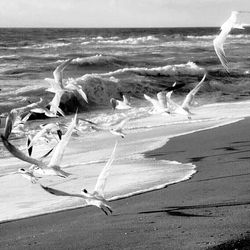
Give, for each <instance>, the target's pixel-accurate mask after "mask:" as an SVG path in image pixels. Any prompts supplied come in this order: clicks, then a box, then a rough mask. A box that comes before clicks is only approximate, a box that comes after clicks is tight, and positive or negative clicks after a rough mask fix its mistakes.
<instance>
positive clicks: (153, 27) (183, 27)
mask: <svg viewBox="0 0 250 250" xmlns="http://www.w3.org/2000/svg"><path fill="white" fill-rule="evenodd" d="M187 28H191V29H192V28H220V26H168V27H166V26H152V27H125V26H124V27H113V26H110V27H74V26H72V27H61V26H41V27H39V26H37V27H28V26H27V27H26V26H20V27H18V26H10V27H6V26H3V27H1V26H0V29H187Z"/></svg>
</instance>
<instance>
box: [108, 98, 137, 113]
mask: <svg viewBox="0 0 250 250" xmlns="http://www.w3.org/2000/svg"><path fill="white" fill-rule="evenodd" d="M122 99H123V100H122V101H120V100H116V99H115V98H111V99H110V103H111V106H112V108H113V109H114V110H115V109H131V108H132V107H131V104H130V102H129V100H128V98H127V97H126V96H125V95H123V96H122Z"/></svg>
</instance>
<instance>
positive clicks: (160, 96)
mask: <svg viewBox="0 0 250 250" xmlns="http://www.w3.org/2000/svg"><path fill="white" fill-rule="evenodd" d="M144 98H145V99H146V100H147V101H149V102H151V104H152V105H153V111H150V112H149V113H150V114H162V113H169V110H168V108H167V101H166V92H165V91H161V92H158V93H157V99H154V98H152V97H150V96H148V95H146V94H144Z"/></svg>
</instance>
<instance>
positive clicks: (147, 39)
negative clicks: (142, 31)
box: [82, 35, 159, 45]
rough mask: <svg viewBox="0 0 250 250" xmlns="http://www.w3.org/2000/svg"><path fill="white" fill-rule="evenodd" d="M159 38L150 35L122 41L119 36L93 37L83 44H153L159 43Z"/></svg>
mask: <svg viewBox="0 0 250 250" xmlns="http://www.w3.org/2000/svg"><path fill="white" fill-rule="evenodd" d="M158 41H159V38H157V37H155V36H152V35H149V36H142V37H128V38H126V39H120V37H118V36H114V37H102V36H98V37H93V38H92V39H91V40H89V41H84V42H82V44H89V43H99V44H113V45H116V44H127V45H129V44H132V45H136V44H144V43H152V42H158Z"/></svg>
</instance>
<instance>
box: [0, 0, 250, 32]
mask: <svg viewBox="0 0 250 250" xmlns="http://www.w3.org/2000/svg"><path fill="white" fill-rule="evenodd" d="M231 10H250V0H0V26H1V27H190V26H195V27H197V26H220V25H221V24H222V23H223V21H225V19H226V18H227V17H228V16H229V15H230V12H231ZM243 21H244V23H246V22H247V23H250V14H249V15H246V14H245V16H244V20H243Z"/></svg>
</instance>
